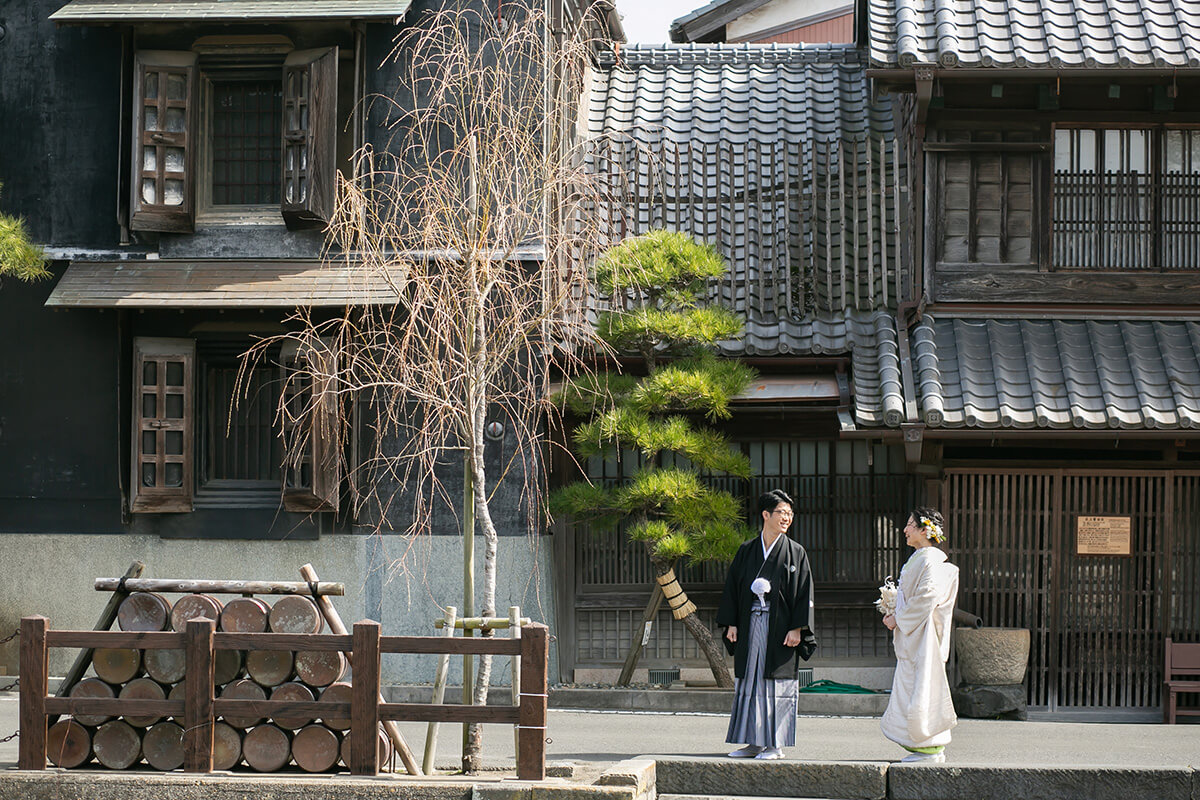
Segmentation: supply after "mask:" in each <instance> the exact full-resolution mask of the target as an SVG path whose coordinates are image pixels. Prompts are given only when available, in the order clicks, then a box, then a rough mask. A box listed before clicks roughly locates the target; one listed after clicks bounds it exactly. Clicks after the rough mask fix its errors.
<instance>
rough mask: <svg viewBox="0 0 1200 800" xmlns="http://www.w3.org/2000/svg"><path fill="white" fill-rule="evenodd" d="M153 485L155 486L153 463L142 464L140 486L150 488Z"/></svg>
mask: <svg viewBox="0 0 1200 800" xmlns="http://www.w3.org/2000/svg"><path fill="white" fill-rule="evenodd" d="M154 485H155V470H154V462H153V461H151V462H149V463H147V464H142V486H151V487H152V486H154Z"/></svg>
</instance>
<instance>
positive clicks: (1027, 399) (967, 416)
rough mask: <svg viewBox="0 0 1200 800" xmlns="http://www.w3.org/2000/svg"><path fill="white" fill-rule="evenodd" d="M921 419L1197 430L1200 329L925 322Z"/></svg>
mask: <svg viewBox="0 0 1200 800" xmlns="http://www.w3.org/2000/svg"><path fill="white" fill-rule="evenodd" d="M912 344H913V351H914V362H915V372H916V375H915V378H916V384H917V399H918V404H919V408H920V415H921V418H922V419H923V421H924V422H925V423H926V424H927V425H929V426H931V427H946V428H1060V429H1080V428H1093V429H1116V428H1167V429H1171V428H1200V322H1196V321H1178V320H1175V321H1167V320H1154V321H1151V320H1132V321H1131V320H1080V319H1071V320H1067V319H1054V320H1030V319H972V318H956V317H942V316H937V317H930V316H927V317H926V318H925V319H924V320H923V321H922V322H921V324H920V325H918V326H917V328H916V329H915V330H914V331H913V334H912Z"/></svg>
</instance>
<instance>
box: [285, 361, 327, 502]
mask: <svg viewBox="0 0 1200 800" xmlns="http://www.w3.org/2000/svg"><path fill="white" fill-rule="evenodd" d="M280 360H281V361H282V363H283V370H284V375H283V398H284V405H285V411H284V415H283V437H284V465H283V505H284V508H285V509H287V510H288V511H336V510H337V507H338V494H339V492H340V490H341V475H342V473H341V445H340V443H339V436H338V432H339V430H340V427H339V426H340V415H339V410H340V404H339V401H338V397H337V393H336V389H335V381H334V380H333V378H332V376H333V373H334V371H335V369H336V360H335V355H334V354H333V353H332V352H331V351H330V350H329V347H328V344H327V343H326V342H324V341H323V340H317V341H315V342H313V343H312V344H307V343H300V342H288V343H286V344H285V345H284V347H283V350H282V352H281V358H280Z"/></svg>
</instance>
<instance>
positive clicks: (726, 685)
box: [652, 558, 733, 689]
mask: <svg viewBox="0 0 1200 800" xmlns="http://www.w3.org/2000/svg"><path fill="white" fill-rule="evenodd" d="M652 561H653V562H654V572H655V574H656V575H665V574H667V572H668V571H669V570H670V569H671V564H669V563H667V562H666V561H662V560H661V559H657V558H653V559H652ZM680 585H682V584H680ZM680 621H681V622H682V623H683V627H685V628H687V632H688V633H690V634H691V635H692V638H693V639H695V640H696V644H697V645H699V646H700V652H702V653H704V657H705V658H706V659H707V660H708V668H709V669H711V670H712V674H713V678H714V679H716V681H717V686H719V687H720V688H722V689H732V688H733V678H732V677H731V676H730V674H729V665H728V664H727V663H726V660H725V649H724V647H722V646H721V645H720V644H719V643H718V642H717V640H716V639H714V638H713V635H712V631H710V630H709V629H708V628H706V627H704V623H702V622H701V621H700V618H699V617H697V616H696V613H695V612H692V613H690V614H688V615H687V616H686V617H684V618H683V619H682V620H680Z"/></svg>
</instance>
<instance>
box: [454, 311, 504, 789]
mask: <svg viewBox="0 0 1200 800" xmlns="http://www.w3.org/2000/svg"><path fill="white" fill-rule="evenodd" d="M478 313H479V319H478V320H477V324H476V328H475V332H476V339H475V346H476V350H475V353H476V356H475V361H476V373H475V392H474V397H473V404H472V409H471V417H472V419H471V445H470V451H469V453H468V456H467V458H468V463H469V464H470V467H471V470H472V473H473V475H474V479H475V480H474V483H475V515H476V518H477V519H478V521H479V524H480V528H481V529H482V531H483V540H484V551H483V606H482V608H480V610H479V611H480V616H482V617H494V616H496V552H497V546H498V544H499V534H498V533H497V531H496V525H495V523H494V522H493V520H492V512H491V509H490V508H489V507H488V484H487V468H486V462H485V461H484V445H485V442H484V427H485V425H486V422H487V401H488V392H487V385H486V379H485V378H484V377H483V376H484V375H485V374H486V372H485V368H486V355H487V352H486V349H485V348H486V343H485V342H484V340H483V330H484V315H483V307H482V303H481V304H480V308H479V309H478ZM480 634H481V635H483V636H493V635H494V631H492V630H491V629H490V628H486V627H485V628H483V630H481V631H480ZM491 677H492V657H491V656H489V655H481V656H480V657H479V671H478V673H477V674H476V680H475V687H474V688H475V693H474V698H475V699H474V701H473V702H474V704H475V705H486V704H487V695H488V687H489V685H490V684H491ZM482 753H483V726H482V725H480V724H479V723H474V724H472V725H471V726H470V727H469V730H468V736H467V747H466V748H464V750H463V772H465V773H467V774H469V775H473V774H476V773H478V772H479V770H480V769H481V768H482V767H483V755H482Z"/></svg>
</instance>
